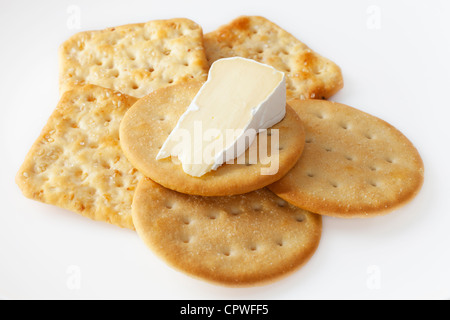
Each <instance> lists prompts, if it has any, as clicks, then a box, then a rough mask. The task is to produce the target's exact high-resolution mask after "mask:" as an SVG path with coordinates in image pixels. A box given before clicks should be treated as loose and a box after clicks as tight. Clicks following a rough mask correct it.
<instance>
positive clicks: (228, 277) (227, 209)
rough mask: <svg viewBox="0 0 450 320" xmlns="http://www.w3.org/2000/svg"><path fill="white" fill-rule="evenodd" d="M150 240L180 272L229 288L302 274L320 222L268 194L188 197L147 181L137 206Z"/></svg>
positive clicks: (141, 229) (138, 221)
mask: <svg viewBox="0 0 450 320" xmlns="http://www.w3.org/2000/svg"><path fill="white" fill-rule="evenodd" d="M133 221H134V223H135V226H136V231H137V232H138V235H139V236H140V238H141V239H142V240H143V241H144V243H145V244H146V245H147V246H149V247H150V248H151V249H152V250H153V251H154V252H155V253H156V254H157V255H158V256H159V257H161V258H162V259H163V260H164V261H166V262H167V263H168V264H169V265H171V266H173V267H174V268H176V269H178V270H180V271H182V272H185V273H187V274H189V275H191V276H194V277H196V278H200V279H203V280H206V281H210V282H213V283H216V284H221V285H227V286H251V285H259V284H264V283H267V282H269V281H272V280H275V279H278V278H279V277H281V276H284V275H287V274H289V273H291V272H293V271H294V270H296V269H298V268H299V267H300V266H302V265H303V264H304V263H306V262H307V261H308V259H309V258H310V257H311V256H312V255H313V253H314V252H315V250H316V248H317V246H318V244H319V241H320V237H321V230H322V220H321V217H320V216H319V215H315V214H312V213H310V212H307V211H305V210H302V209H300V208H297V207H295V206H292V205H289V204H288V203H286V202H285V201H283V200H282V199H280V198H278V197H277V196H275V195H274V194H273V193H272V192H270V191H269V190H267V189H260V190H257V191H254V192H251V193H247V194H243V195H236V196H230V197H201V196H189V195H186V194H182V193H178V192H175V191H172V190H169V189H166V188H164V187H162V186H160V185H158V184H156V183H155V182H153V181H152V180H150V179H147V178H144V179H142V180H141V182H140V183H139V185H138V188H137V190H136V194H135V198H134V202H133Z"/></svg>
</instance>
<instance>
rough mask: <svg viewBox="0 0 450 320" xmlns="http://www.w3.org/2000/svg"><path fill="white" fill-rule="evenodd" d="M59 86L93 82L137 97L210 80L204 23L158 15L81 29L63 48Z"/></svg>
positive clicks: (63, 88) (64, 86) (61, 51)
mask: <svg viewBox="0 0 450 320" xmlns="http://www.w3.org/2000/svg"><path fill="white" fill-rule="evenodd" d="M59 62H60V91H61V93H63V92H64V91H66V90H69V89H71V88H73V86H74V85H78V84H95V85H98V86H102V87H105V88H109V89H113V90H117V91H120V92H123V93H126V94H128V95H130V96H133V97H137V98H140V97H143V96H145V95H147V94H148V93H150V92H151V91H153V90H155V89H157V88H160V87H164V86H166V85H170V84H175V83H179V82H183V81H186V80H190V79H192V78H195V79H199V80H202V81H203V80H206V77H207V70H208V65H207V61H206V57H205V53H204V49H203V32H202V29H201V27H200V26H199V25H198V24H196V23H195V22H193V21H191V20H189V19H183V18H180V19H169V20H155V21H149V22H147V23H139V24H130V25H124V26H119V27H114V28H108V29H105V30H99V31H86V32H80V33H77V34H75V35H74V36H72V37H71V38H70V39H68V40H67V41H66V42H64V43H63V44H62V45H61V47H60V49H59Z"/></svg>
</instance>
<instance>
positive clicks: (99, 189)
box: [16, 85, 141, 229]
mask: <svg viewBox="0 0 450 320" xmlns="http://www.w3.org/2000/svg"><path fill="white" fill-rule="evenodd" d="M135 101H136V99H135V98H133V97H130V96H127V95H124V94H122V93H119V92H117V91H113V90H109V89H104V88H101V87H98V86H94V85H85V86H79V87H75V88H74V89H73V90H70V91H67V92H66V93H64V94H63V96H62V98H61V100H60V101H59V103H58V106H57V107H56V109H55V111H54V112H53V114H52V115H51V116H50V118H49V120H48V122H47V124H46V125H45V127H44V129H43V130H42V132H41V134H40V136H39V138H38V139H37V140H36V142H35V143H34V144H33V146H32V147H31V150H30V151H29V153H28V155H27V156H26V159H25V161H24V163H23V164H22V166H21V168H20V170H19V172H18V173H17V175H16V182H17V184H18V185H19V187H20V189H21V190H22V192H23V194H24V195H25V196H26V197H28V198H31V199H34V200H38V201H41V202H44V203H47V204H51V205H55V206H58V207H61V208H65V209H68V210H70V211H74V212H77V213H80V214H82V215H83V216H86V217H89V218H91V219H94V220H100V221H106V222H109V223H112V224H115V225H117V226H120V227H125V228H130V229H134V226H133V222H132V218H131V203H132V199H133V194H134V190H135V188H136V186H137V183H138V180H139V178H140V176H141V175H140V173H139V172H137V170H136V169H134V167H133V166H132V165H131V164H130V163H129V162H128V160H127V159H126V158H125V156H124V154H123V152H122V150H121V148H120V145H119V125H120V121H121V120H122V117H123V115H124V114H125V112H126V111H127V110H128V108H129V107H130V106H131V105H132V104H133V103H134V102H135Z"/></svg>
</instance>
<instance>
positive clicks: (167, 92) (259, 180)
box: [120, 81, 305, 196]
mask: <svg viewBox="0 0 450 320" xmlns="http://www.w3.org/2000/svg"><path fill="white" fill-rule="evenodd" d="M201 86H202V82H199V81H190V82H188V83H182V84H177V85H174V86H169V87H165V88H161V89H158V90H156V91H154V92H152V93H151V94H149V95H148V96H146V97H144V98H142V99H140V100H139V101H138V102H136V104H134V105H133V107H131V108H130V109H129V110H128V112H127V113H126V115H125V117H124V119H123V121H122V123H121V126H120V143H121V146H122V150H123V152H124V153H125V155H126V156H127V158H128V160H129V161H130V162H131V163H132V164H133V165H134V166H135V167H136V168H137V169H138V170H139V171H140V172H141V173H142V174H143V175H144V176H146V177H149V178H151V179H153V180H154V181H156V182H157V183H159V184H161V185H163V186H165V187H166V188H169V189H171V190H176V191H178V192H183V193H187V194H193V195H202V196H226V195H234V194H241V193H246V192H250V191H253V190H257V189H260V188H262V187H264V186H266V185H268V184H270V183H272V182H274V181H277V180H278V179H280V178H281V177H282V176H284V175H285V174H286V173H287V172H288V171H289V170H290V169H291V168H292V166H294V165H295V163H296V162H297V160H298V158H299V157H300V156H301V154H302V151H303V147H304V144H305V138H304V130H303V125H302V121H301V120H300V118H299V117H298V116H297V114H296V113H295V112H294V110H292V109H291V108H290V107H289V106H288V105H286V116H285V117H284V119H283V120H281V121H280V122H279V123H277V124H276V125H274V126H273V127H271V128H269V130H268V134H267V135H263V137H264V139H265V140H263V141H267V149H266V150H268V151H267V154H269V153H271V152H272V151H271V150H272V149H277V150H274V151H273V152H274V153H275V152H278V156H277V157H276V156H275V155H274V156H273V160H271V161H265V160H262V157H260V152H259V151H260V150H259V146H261V145H263V144H260V138H261V137H262V135H261V134H259V135H257V137H256V139H255V141H254V142H253V143H252V145H251V146H250V148H248V149H247V151H246V152H245V154H243V155H242V157H239V158H238V159H235V160H233V162H234V163H232V164H230V163H226V164H223V165H222V166H220V167H219V168H218V169H217V170H212V171H210V172H208V173H206V174H205V175H203V176H201V177H193V176H190V175H188V174H187V173H185V172H184V171H183V169H182V165H181V163H180V162H177V161H176V160H178V158H177V157H175V159H174V158H171V157H169V158H165V159H161V160H156V156H157V154H158V152H159V150H160V148H161V147H162V145H163V144H164V141H165V140H166V139H167V137H168V136H169V134H170V133H171V132H172V130H173V128H174V127H175V126H176V124H177V122H178V119H179V118H180V117H181V115H182V114H183V113H184V112H185V111H186V109H187V108H188V107H189V104H190V103H191V101H192V99H193V98H194V96H195V95H196V94H197V92H198V90H199V89H200V88H201ZM272 129H276V130H278V134H279V135H278V138H279V145H278V147H279V149H278V148H276V147H275V146H274V147H272V136H269V134H271V130H272ZM274 137H275V136H274ZM255 146H256V147H257V148H258V149H256V150H255V149H254V148H255ZM253 151H256V152H253ZM252 154H253V155H256V156H255V157H254V160H255V161H251V160H252V157H251V156H252ZM266 160H269V159H266ZM276 164H278V165H276ZM271 168H272V169H273V172H271V171H270V170H271ZM264 170H268V171H269V173H268V174H263V173H264Z"/></svg>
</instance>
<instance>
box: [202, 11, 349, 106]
mask: <svg viewBox="0 0 450 320" xmlns="http://www.w3.org/2000/svg"><path fill="white" fill-rule="evenodd" d="M204 46H205V51H206V57H207V59H208V61H209V63H210V64H212V63H213V62H214V61H216V60H218V59H221V58H226V57H234V56H240V57H244V58H249V59H254V60H256V61H259V62H262V63H266V64H269V65H271V66H273V67H275V68H277V69H278V70H280V71H283V72H284V73H285V74H286V87H287V96H288V98H291V99H293V98H302V99H308V98H312V99H314V98H315V99H326V98H328V97H330V96H332V95H333V94H334V93H336V92H337V91H338V90H339V89H341V88H342V87H343V84H344V82H343V79H342V74H341V70H340V68H339V67H338V66H337V65H336V64H335V63H333V62H332V61H330V60H329V59H326V58H324V57H322V56H320V55H319V54H317V53H316V52H314V51H312V50H311V49H310V48H308V47H307V46H306V45H305V44H304V43H302V42H301V41H299V40H298V39H296V38H295V37H294V36H292V35H291V34H290V33H288V32H287V31H285V30H283V29H282V28H280V27H279V26H277V25H276V24H274V23H272V22H271V21H269V20H267V19H265V18H263V17H256V16H242V17H239V18H237V19H235V20H233V21H232V22H230V23H229V24H228V25H224V26H222V27H220V28H219V29H217V30H215V31H213V32H210V33H207V34H205V36H204Z"/></svg>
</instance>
